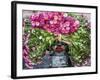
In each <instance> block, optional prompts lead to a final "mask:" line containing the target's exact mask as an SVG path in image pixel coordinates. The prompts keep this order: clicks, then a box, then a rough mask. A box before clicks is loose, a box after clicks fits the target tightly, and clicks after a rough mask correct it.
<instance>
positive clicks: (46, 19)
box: [30, 11, 79, 35]
mask: <svg viewBox="0 0 100 80" xmlns="http://www.w3.org/2000/svg"><path fill="white" fill-rule="evenodd" d="M30 21H31V25H32V27H33V28H40V29H43V30H46V31H48V32H51V33H53V34H57V35H59V34H63V35H65V34H71V33H73V32H75V31H77V30H78V27H79V21H78V20H77V19H75V18H74V17H71V16H68V14H67V13H65V12H52V11H51V12H49V11H45V12H42V11H38V12H34V13H33V14H32V15H31V16H30Z"/></svg>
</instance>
